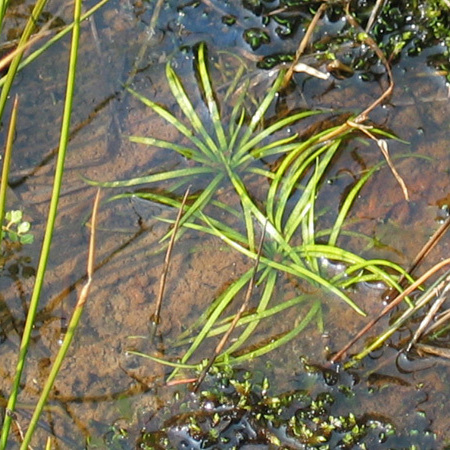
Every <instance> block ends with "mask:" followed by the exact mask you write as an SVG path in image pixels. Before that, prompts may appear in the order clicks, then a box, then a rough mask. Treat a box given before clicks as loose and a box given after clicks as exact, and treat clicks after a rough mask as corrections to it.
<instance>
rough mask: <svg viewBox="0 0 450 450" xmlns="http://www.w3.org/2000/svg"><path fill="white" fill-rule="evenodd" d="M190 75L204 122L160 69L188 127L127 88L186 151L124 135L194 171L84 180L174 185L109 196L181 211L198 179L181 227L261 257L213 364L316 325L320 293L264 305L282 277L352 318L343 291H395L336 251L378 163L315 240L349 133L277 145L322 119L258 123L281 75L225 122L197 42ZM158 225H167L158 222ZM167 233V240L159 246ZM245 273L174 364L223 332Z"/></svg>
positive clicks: (376, 269) (193, 331) (386, 265)
mask: <svg viewBox="0 0 450 450" xmlns="http://www.w3.org/2000/svg"><path fill="white" fill-rule="evenodd" d="M238 72H239V71H238ZM195 73H196V75H197V80H198V89H199V93H200V98H201V99H202V104H201V105H200V106H199V108H204V107H206V110H207V113H208V114H207V117H206V118H205V117H200V114H199V112H198V111H197V110H196V107H195V106H194V101H193V100H192V99H191V98H190V96H189V95H188V94H187V90H186V89H185V88H184V86H183V83H182V81H181V79H180V78H179V76H178V75H177V74H176V72H175V71H174V69H173V68H172V65H171V63H170V62H169V63H168V64H167V65H166V76H167V81H168V84H169V87H170V89H171V91H172V94H173V96H174V98H175V100H176V102H177V103H178V106H179V108H180V110H181V112H182V113H183V115H184V118H185V119H186V123H185V122H183V121H182V120H181V119H179V118H178V117H177V116H176V115H175V114H173V113H171V112H169V111H168V109H166V108H164V107H163V106H161V105H159V104H157V103H155V102H154V101H152V100H150V99H148V98H146V97H144V96H143V95H141V94H138V93H137V92H135V91H132V90H130V92H131V93H132V95H134V96H135V97H136V98H138V99H139V100H140V101H141V102H143V103H144V104H145V105H147V106H148V107H150V108H151V109H152V110H153V111H154V112H155V113H156V114H158V115H159V116H160V117H162V118H163V119H165V121H166V122H167V123H168V124H170V125H172V126H173V127H174V128H176V129H177V130H178V131H179V132H180V134H181V135H182V136H183V138H184V139H185V141H187V142H189V145H186V144H179V143H175V142H171V141H166V140H161V139H157V138H154V137H142V136H132V137H131V138H130V140H131V141H132V142H136V143H140V144H145V145H148V146H152V147H157V148H162V149H167V150H171V151H173V152H175V153H178V154H180V155H182V156H183V157H184V158H186V159H187V160H190V161H192V162H193V163H195V164H194V166H193V167H192V164H190V165H189V167H186V168H182V169H176V170H171V171H166V172H159V173H154V174H151V175H146V176H142V177H137V178H133V179H129V180H123V181H110V182H93V181H90V183H92V184H95V185H101V186H103V187H113V188H114V187H122V188H123V187H127V188H128V187H133V186H143V185H145V186H146V187H147V189H146V191H148V190H149V189H148V186H151V185H154V186H158V185H159V184H160V183H162V182H168V181H169V182H171V183H172V184H171V185H169V187H166V188H165V192H162V193H161V191H160V190H159V191H158V193H156V192H139V191H138V192H134V193H130V194H121V195H119V196H116V197H113V198H114V199H116V198H118V197H124V196H127V195H136V196H139V197H140V198H143V199H148V200H151V201H153V202H160V203H162V204H165V205H170V206H173V207H175V208H183V206H182V204H181V200H180V198H179V196H178V194H177V192H179V190H180V188H183V187H185V186H187V185H193V186H194V187H196V184H195V183H196V181H197V179H198V177H206V179H207V185H206V187H204V188H203V189H201V190H200V189H198V191H200V192H199V193H197V194H194V195H191V196H190V197H189V199H190V203H189V204H188V205H186V206H185V207H184V211H183V212H184V214H183V217H182V219H181V220H180V223H179V225H180V227H182V228H184V229H192V230H196V231H198V232H202V233H207V234H210V235H213V236H216V237H218V238H220V239H222V240H223V241H224V242H226V243H227V244H228V245H229V246H230V247H232V248H234V249H235V250H238V251H239V252H241V253H243V254H244V255H246V256H247V257H248V258H250V259H253V260H256V259H258V258H259V265H258V268H257V272H258V288H259V291H260V292H261V295H260V299H259V301H258V306H257V308H256V311H255V312H253V313H251V314H248V315H246V316H245V317H243V318H241V319H240V320H239V321H238V326H244V325H245V329H244V331H243V332H242V333H241V335H240V336H239V337H237V338H236V339H235V342H234V343H233V345H231V346H230V347H229V348H228V349H227V350H225V351H224V352H223V353H222V354H221V355H220V356H219V358H218V362H220V361H221V360H223V361H225V360H227V361H242V360H245V359H249V358H253V357H256V356H260V355H262V354H264V353H266V352H268V351H270V350H273V349H274V348H276V347H278V346H280V345H282V344H284V343H286V342H288V341H289V340H291V339H293V338H294V337H295V336H296V335H298V333H300V332H301V331H302V330H304V328H305V327H306V326H307V325H308V324H309V323H311V322H312V321H313V320H316V321H317V323H318V324H319V326H320V324H321V323H322V301H321V300H320V295H317V294H315V295H314V296H308V295H300V296H298V297H296V298H294V299H289V300H288V301H286V300H284V301H281V302H280V301H279V302H275V304H274V305H272V303H273V302H274V299H275V298H277V297H278V295H277V291H278V290H279V289H280V286H282V285H283V283H285V282H286V277H287V278H288V279H289V277H291V278H294V279H297V280H303V281H306V282H307V283H308V284H310V285H313V286H314V287H315V288H324V289H325V291H327V292H329V293H331V294H334V295H336V296H337V297H339V298H340V299H342V300H343V301H345V302H346V303H347V304H348V305H350V306H351V307H352V308H353V309H354V310H355V311H357V312H358V313H359V314H364V312H363V311H362V310H361V308H360V307H359V306H358V305H357V304H356V303H354V302H353V301H352V300H351V299H350V298H349V297H348V295H347V293H346V292H345V290H344V289H342V288H343V287H348V286H350V285H352V284H355V283H358V282H360V281H363V280H382V281H384V282H385V283H386V284H387V285H389V286H395V287H396V288H398V289H401V288H400V286H398V284H397V283H396V277H395V276H393V275H392V274H390V273H389V272H388V271H387V270H386V269H389V270H391V269H393V271H394V272H396V273H398V274H403V273H404V271H403V269H402V268H401V267H399V266H398V265H396V264H393V263H392V262H389V261H384V260H376V261H367V260H365V259H364V258H362V257H360V256H358V255H356V254H354V253H351V252H349V251H346V250H344V249H342V248H339V247H338V246H337V245H336V243H337V240H338V237H339V235H340V234H341V233H342V232H343V231H342V225H343V222H344V220H345V217H346V215H347V214H348V211H349V210H350V207H351V205H352V203H353V200H354V199H355V197H356V195H357V194H358V192H359V191H360V189H361V188H362V186H363V185H364V184H365V182H366V181H367V180H368V178H369V177H370V175H371V174H372V173H373V172H374V171H375V170H378V169H379V168H380V165H378V166H376V167H374V168H372V169H371V170H369V171H367V172H366V173H365V174H364V175H363V176H362V177H361V179H360V180H359V182H358V183H356V185H355V186H354V187H353V189H352V190H351V191H350V193H349V194H348V197H347V199H346V200H345V201H344V203H343V206H342V208H341V211H340V212H339V214H338V216H337V217H336V220H335V223H334V225H333V227H332V228H331V229H330V230H321V232H320V233H319V232H318V231H317V230H316V219H317V215H318V212H317V211H316V199H317V197H318V195H319V194H320V187H321V183H322V181H323V177H324V174H325V172H326V170H327V169H328V168H329V166H330V163H331V161H332V159H333V158H334V157H335V155H336V154H337V152H338V151H340V150H342V147H344V145H345V140H348V139H349V138H350V135H351V130H349V129H346V130H345V131H344V132H342V133H337V132H336V131H337V130H339V129H341V128H340V127H328V128H327V127H325V129H324V130H322V131H321V132H319V133H315V134H313V135H312V136H311V137H309V138H307V139H305V140H303V141H299V139H298V136H297V135H296V134H293V135H290V136H288V137H282V138H277V137H276V136H277V134H276V133H277V132H279V131H280V130H282V129H284V128H285V127H287V126H288V125H291V124H294V123H296V122H298V121H300V120H301V119H304V118H306V117H311V116H313V115H316V114H320V111H310V110H309V111H302V112H297V113H294V114H290V115H287V116H286V117H284V118H281V119H278V120H274V121H273V122H271V123H270V124H266V123H265V121H264V118H265V114H266V113H267V111H268V109H269V106H270V105H271V103H272V102H273V100H274V99H275V97H276V94H277V92H278V90H279V88H280V85H281V82H282V79H283V76H284V72H283V71H280V72H279V74H278V76H277V78H276V79H275V81H274V83H273V85H272V86H271V87H270V88H269V89H268V90H267V92H266V94H265V95H264V96H263V98H262V99H261V100H260V101H259V102H257V104H256V110H255V111H254V112H251V111H250V112H248V111H247V109H246V99H247V98H248V96H249V95H250V94H249V91H248V80H247V82H246V85H245V88H244V89H241V90H240V94H239V96H238V98H237V100H236V101H235V104H234V106H233V107H232V109H231V113H230V115H229V116H226V115H225V114H224V110H223V109H221V106H220V104H219V101H218V100H217V96H216V93H215V91H214V88H213V85H212V83H211V76H210V73H209V69H208V64H207V55H206V47H205V45H204V44H203V43H202V44H200V45H199V46H198V48H197V51H196V54H195ZM236 84H237V82H236V81H234V82H233V83H232V85H233V86H236ZM372 131H373V132H374V133H376V132H377V130H372ZM274 158H276V160H277V161H278V163H279V164H278V167H276V168H275V169H271V168H270V167H269V166H268V165H267V164H265V161H268V160H273V159H274ZM203 182H204V181H203ZM267 182H269V187H268V189H267V191H266V192H265V198H264V199H263V200H259V201H257V200H255V198H256V195H255V193H253V192H252V190H251V189H252V187H253V186H261V184H262V185H266V184H267ZM224 186H228V187H229V188H232V191H233V192H234V195H235V196H236V197H237V198H238V199H239V205H240V206H239V207H238V208H236V207H235V206H233V204H235V203H236V202H233V203H231V202H230V201H229V202H226V200H224V199H223V198H222V197H221V196H220V190H219V189H220V188H222V187H224ZM193 190H195V189H193ZM218 217H220V219H218ZM160 220H165V221H168V222H171V221H170V220H168V219H163V218H160ZM242 222H243V224H244V230H242ZM262 230H265V235H266V238H265V240H264V244H263V249H262V252H261V255H258V252H257V250H256V245H255V240H256V237H257V236H258V235H260V234H261V232H262ZM169 234H170V232H169V233H168V234H167V235H166V236H165V237H164V238H163V240H164V239H166V238H167V237H168V236H169ZM319 237H320V240H321V243H319ZM321 259H327V260H333V261H336V262H341V263H342V264H343V265H344V267H346V270H344V271H343V273H342V274H340V275H338V276H336V277H335V278H332V279H330V277H327V275H326V274H325V273H324V271H323V268H321V264H320V260H321ZM252 272H253V271H252V269H249V270H248V271H247V272H245V273H244V274H242V275H241V276H240V277H239V278H238V279H237V280H235V281H234V282H233V283H231V284H230V285H229V287H228V288H227V289H226V290H225V291H224V292H223V293H222V294H221V295H220V296H219V297H218V298H216V299H215V300H214V302H212V305H211V307H210V308H209V309H208V310H207V311H205V313H204V314H202V315H201V317H200V318H199V319H198V320H197V321H196V322H195V323H194V324H193V325H192V326H191V327H189V329H188V330H187V331H186V332H185V333H183V335H182V336H181V337H180V342H181V343H187V342H190V343H191V345H190V347H189V349H188V350H187V351H186V353H185V354H184V356H183V358H182V359H181V363H182V364H184V363H186V362H187V361H188V360H189V359H190V358H191V357H192V355H193V354H194V352H195V351H196V350H197V349H198V348H199V346H200V345H201V343H202V342H203V340H204V339H205V338H206V337H208V336H211V335H215V334H219V333H223V332H224V331H225V329H226V327H227V324H229V323H230V322H231V320H232V317H229V318H226V319H224V320H223V321H222V322H220V317H221V316H222V313H223V312H224V310H225V309H226V308H227V306H228V305H229V304H230V303H231V302H232V301H233V300H235V299H236V297H237V296H238V295H239V293H240V292H241V291H242V290H243V289H244V287H245V286H247V285H248V283H249V282H250V279H251V278H252ZM293 307H295V308H296V313H295V316H296V317H300V318H301V320H298V323H296V324H295V325H294V324H293V325H292V328H291V329H290V330H289V331H287V332H285V333H284V334H283V335H282V336H281V337H278V338H276V339H273V340H272V341H271V343H270V344H269V345H260V346H259V347H258V348H257V350H254V349H253V350H249V349H247V350H244V351H243V350H242V349H243V346H244V343H245V342H246V341H247V340H248V339H249V338H250V336H252V334H253V333H254V331H255V329H256V326H257V325H258V323H260V322H261V321H263V320H266V319H268V318H272V319H273V316H274V315H277V314H285V311H286V309H288V308H293ZM228 326H229V325H228ZM238 350H239V351H240V352H241V353H240V356H235V357H234V358H231V359H230V355H232V354H233V353H235V352H236V351H238Z"/></svg>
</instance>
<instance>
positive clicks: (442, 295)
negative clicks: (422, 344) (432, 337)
mask: <svg viewBox="0 0 450 450" xmlns="http://www.w3.org/2000/svg"><path fill="white" fill-rule="evenodd" d="M448 278H449V277H447V279H446V280H445V281H444V283H443V284H446V286H444V289H443V290H442V292H441V293H440V294H439V296H438V298H437V299H436V300H435V302H434V303H433V305H432V306H431V308H430V310H429V311H428V313H427V314H426V316H425V318H424V319H423V320H422V322H421V323H420V325H419V328H418V329H417V330H416V332H415V333H414V336H413V338H412V339H411V342H410V343H409V345H408V347H407V349H406V351H409V350H411V348H412V346H413V345H415V344H416V342H417V341H418V340H419V339H420V337H421V336H422V335H423V333H424V332H425V330H426V329H427V327H428V325H429V324H430V322H431V321H432V320H433V319H434V317H435V316H436V314H437V312H438V311H439V309H440V307H441V306H442V304H443V303H444V302H445V300H447V298H448V293H449V291H450V283H449V280H448ZM438 289H439V288H438Z"/></svg>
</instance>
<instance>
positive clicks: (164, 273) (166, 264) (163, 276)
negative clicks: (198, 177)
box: [151, 186, 191, 335]
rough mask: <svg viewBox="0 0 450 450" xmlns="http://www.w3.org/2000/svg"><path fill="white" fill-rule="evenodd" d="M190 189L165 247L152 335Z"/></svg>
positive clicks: (158, 316) (156, 323)
mask: <svg viewBox="0 0 450 450" xmlns="http://www.w3.org/2000/svg"><path fill="white" fill-rule="evenodd" d="M190 189H191V188H190V186H189V187H188V188H187V190H186V192H185V194H184V197H183V200H182V202H181V205H180V209H179V210H178V215H177V218H176V221H175V225H174V227H173V231H172V236H171V238H170V242H169V246H168V247H167V251H166V256H165V258H164V266H163V270H162V272H161V278H160V279H159V290H158V297H157V300H156V307H155V312H154V314H153V316H152V317H151V322H152V326H153V327H154V329H153V335H154V332H155V331H156V326H157V325H158V324H159V318H160V313H161V305H162V301H163V297H164V290H165V288H166V279H167V273H168V272H169V265H170V260H171V257H172V250H173V246H174V244H175V239H176V235H177V232H178V227H179V225H180V221H181V217H182V216H183V210H184V207H185V205H186V201H187V198H188V195H189V191H190Z"/></svg>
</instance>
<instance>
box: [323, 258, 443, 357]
mask: <svg viewBox="0 0 450 450" xmlns="http://www.w3.org/2000/svg"><path fill="white" fill-rule="evenodd" d="M447 264H450V258H447V259H444V261H441V262H440V263H438V264H436V265H435V266H433V267H432V268H431V269H430V270H428V271H427V272H426V273H425V274H423V275H422V276H421V277H420V278H419V279H417V280H416V281H415V282H414V283H413V284H411V286H409V287H408V289H406V290H405V291H403V292H402V293H401V294H399V295H398V296H397V297H396V298H395V299H394V300H393V301H392V302H391V303H389V305H386V306H385V307H384V308H383V310H382V311H381V312H380V314H379V315H378V316H377V317H375V318H374V319H372V320H371V321H370V322H369V323H368V324H367V325H366V326H365V327H363V328H362V329H361V330H360V331H359V332H358V334H357V335H356V336H355V337H354V338H353V339H351V340H350V342H349V343H348V344H347V345H345V346H344V348H342V349H341V350H339V352H337V353H336V354H335V355H334V356H333V357H332V358H331V360H330V362H331V363H335V362H337V361H339V360H340V359H341V358H342V357H343V356H344V355H345V354H346V353H347V351H348V350H349V348H350V347H352V346H353V344H354V343H355V342H357V341H358V340H359V339H360V338H361V336H363V335H364V334H366V333H367V331H369V330H370V329H371V328H372V327H373V326H374V325H375V324H376V323H377V322H378V321H379V320H380V319H381V318H382V317H384V316H385V315H386V314H387V313H388V312H389V311H391V310H392V309H393V308H395V307H396V306H397V305H398V304H399V303H400V302H401V301H402V300H403V299H404V298H405V297H406V296H407V295H409V294H410V293H411V292H413V291H414V290H415V289H417V288H418V287H419V286H420V285H421V284H423V283H424V282H425V281H426V280H428V278H430V277H431V276H433V275H434V274H435V273H436V272H437V271H438V270H440V269H441V268H442V267H444V266H446V265H447Z"/></svg>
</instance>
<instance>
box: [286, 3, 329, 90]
mask: <svg viewBox="0 0 450 450" xmlns="http://www.w3.org/2000/svg"><path fill="white" fill-rule="evenodd" d="M327 7H328V4H327V3H326V2H325V3H322V4H321V5H320V7H319V9H318V10H317V12H316V14H314V17H313V20H312V21H311V23H310V24H309V26H308V29H307V30H306V33H305V35H304V36H303V39H302V41H301V42H300V45H299V46H298V49H297V52H296V53H295V58H294V61H292V64H291V66H290V67H289V69H288V70H287V72H286V74H285V75H284V78H283V83H282V84H281V89H285V88H286V86H287V85H288V84H289V82H290V81H291V78H292V75H293V73H294V71H295V66H296V65H297V63H298V61H299V59H300V57H301V56H302V55H303V52H304V51H305V49H306V46H307V45H308V43H309V41H310V39H311V36H312V34H313V31H314V28H316V25H317V22H318V21H319V19H320V17H321V16H322V14H323V13H324V11H325V10H326V9H327Z"/></svg>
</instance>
